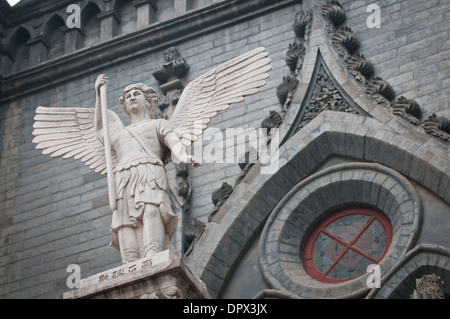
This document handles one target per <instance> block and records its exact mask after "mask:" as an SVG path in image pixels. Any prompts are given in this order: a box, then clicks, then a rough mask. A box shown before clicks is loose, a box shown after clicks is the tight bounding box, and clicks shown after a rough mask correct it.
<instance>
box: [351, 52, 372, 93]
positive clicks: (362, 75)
mask: <svg viewBox="0 0 450 319" xmlns="http://www.w3.org/2000/svg"><path fill="white" fill-rule="evenodd" d="M345 63H346V65H347V70H348V71H349V72H350V73H351V74H352V75H353V76H354V77H355V79H356V80H357V81H358V82H360V83H361V84H363V85H365V84H366V83H367V80H370V78H372V76H373V75H374V73H375V69H374V67H373V65H372V63H370V61H368V60H366V58H365V57H364V55H362V54H354V55H352V56H349V57H347V59H346V60H345Z"/></svg>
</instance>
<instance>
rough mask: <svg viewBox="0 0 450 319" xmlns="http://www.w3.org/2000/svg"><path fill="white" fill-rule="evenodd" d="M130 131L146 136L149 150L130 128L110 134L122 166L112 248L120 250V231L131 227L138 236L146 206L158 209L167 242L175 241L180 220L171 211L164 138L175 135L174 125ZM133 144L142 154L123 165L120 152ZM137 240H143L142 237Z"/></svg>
mask: <svg viewBox="0 0 450 319" xmlns="http://www.w3.org/2000/svg"><path fill="white" fill-rule="evenodd" d="M130 127H131V128H132V129H133V130H135V131H136V132H137V133H138V134H139V135H140V136H143V139H142V140H143V141H144V142H145V143H146V149H144V148H143V147H142V146H141V144H140V143H139V141H138V140H137V139H136V138H135V137H134V136H133V135H132V133H131V132H129V131H128V130H127V128H122V129H119V130H115V129H113V130H112V131H111V146H112V148H113V149H114V150H115V151H116V153H117V154H118V157H119V163H118V164H117V165H116V167H115V168H114V176H115V181H116V200H117V205H116V209H115V210H114V211H113V215H112V222H111V237H112V238H111V246H113V247H115V248H117V249H119V240H118V231H119V229H120V228H122V227H132V228H135V229H136V231H137V234H139V231H140V229H139V228H140V227H141V226H142V223H141V221H142V215H143V213H144V209H145V206H146V205H154V206H157V207H158V208H159V212H160V214H161V218H162V220H163V223H164V226H165V233H166V239H167V240H170V238H171V237H172V235H173V233H174V231H175V229H176V227H177V222H178V219H177V216H176V215H174V214H173V213H172V211H171V205H170V198H169V183H168V179H167V173H166V168H165V165H164V164H165V162H167V161H168V160H169V159H168V158H169V156H168V154H170V153H169V152H170V151H169V149H168V148H167V147H166V146H165V144H164V138H165V136H166V135H167V134H168V133H169V132H172V131H173V127H172V125H171V124H170V123H169V122H168V121H166V120H163V119H157V120H149V121H145V122H143V123H138V124H137V125H135V126H133V125H131V126H130ZM130 144H131V146H132V148H133V149H136V150H139V152H134V153H133V155H132V156H131V159H130V156H127V159H126V160H125V161H124V160H122V159H121V158H120V154H121V152H120V148H121V147H123V145H127V146H128V147H129V146H130ZM161 159H163V160H164V162H163V160H161ZM137 237H138V240H140V238H139V237H140V236H139V235H138V236H137ZM139 246H142V245H139Z"/></svg>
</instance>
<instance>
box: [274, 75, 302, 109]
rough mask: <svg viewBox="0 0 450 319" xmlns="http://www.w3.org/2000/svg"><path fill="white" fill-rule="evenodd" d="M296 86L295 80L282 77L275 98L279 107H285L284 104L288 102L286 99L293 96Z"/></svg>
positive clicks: (289, 77) (296, 81)
mask: <svg viewBox="0 0 450 319" xmlns="http://www.w3.org/2000/svg"><path fill="white" fill-rule="evenodd" d="M297 84H298V80H297V78H295V77H291V76H289V75H287V76H284V77H283V82H282V83H281V84H280V85H278V87H277V98H278V101H279V102H280V103H281V105H285V104H286V102H289V100H288V98H290V97H291V96H292V95H293V93H294V91H295V89H296V88H297Z"/></svg>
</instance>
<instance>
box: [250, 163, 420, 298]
mask: <svg viewBox="0 0 450 319" xmlns="http://www.w3.org/2000/svg"><path fill="white" fill-rule="evenodd" d="M351 206H361V207H369V208H372V209H375V210H379V211H382V212H383V213H384V214H385V215H386V216H387V218H389V220H390V221H391V224H392V232H393V234H392V241H391V245H390V247H389V248H388V251H387V252H386V254H385V255H384V257H383V259H382V260H381V261H380V263H379V264H378V266H379V267H380V273H381V277H383V276H384V275H385V274H386V272H387V271H388V270H389V269H390V268H392V267H393V266H394V265H395V264H396V263H397V261H398V260H399V259H400V258H402V256H404V254H405V253H406V252H407V251H409V250H410V249H412V248H413V247H414V245H415V243H416V241H417V238H418V236H419V234H420V228H421V224H422V218H423V217H422V215H423V214H422V203H421V201H420V197H419V196H418V194H417V192H416V190H415V188H414V186H413V185H412V184H411V183H410V182H409V181H408V180H407V179H406V178H405V177H404V176H402V175H401V174H399V173H397V172H396V171H395V170H393V169H390V168H387V167H385V166H383V165H380V164H377V163H363V162H353V163H346V164H339V165H335V166H332V167H328V168H326V169H323V170H321V171H319V172H317V173H315V174H313V175H311V176H309V177H308V178H306V179H304V180H303V181H301V182H300V183H298V184H297V185H296V186H294V187H293V188H292V189H291V190H290V191H289V192H288V193H287V194H286V195H285V196H284V197H283V199H282V200H281V201H280V202H279V203H278V204H277V206H276V207H275V208H274V209H273V211H272V213H271V214H270V216H269V218H268V220H267V221H266V223H265V225H264V228H263V231H262V233H261V237H260V242H259V265H260V268H261V271H262V274H263V276H264V278H265V280H266V281H267V283H268V284H269V285H270V287H271V288H275V289H281V290H287V291H290V292H291V293H294V294H296V295H298V296H300V297H301V298H351V297H356V296H363V295H365V294H367V292H368V291H369V290H370V287H368V284H367V279H368V277H369V275H370V274H369V273H367V274H364V275H361V276H359V277H356V278H354V279H351V280H348V281H345V282H340V283H326V282H321V281H319V280H316V279H314V278H312V277H311V276H310V275H309V274H308V273H307V272H306V271H305V269H304V265H303V262H302V258H301V256H300V253H299V252H302V251H303V249H304V245H305V242H306V239H307V238H308V237H309V236H310V234H311V232H312V231H313V230H314V229H315V228H316V226H317V225H319V224H320V223H321V222H322V221H323V220H324V219H326V218H328V217H329V216H330V215H331V214H332V213H333V212H336V211H337V210H339V209H343V208H346V207H351Z"/></svg>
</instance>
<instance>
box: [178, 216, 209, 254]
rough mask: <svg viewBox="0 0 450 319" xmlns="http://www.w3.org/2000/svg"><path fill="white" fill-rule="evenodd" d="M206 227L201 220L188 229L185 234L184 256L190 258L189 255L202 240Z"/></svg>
mask: <svg viewBox="0 0 450 319" xmlns="http://www.w3.org/2000/svg"><path fill="white" fill-rule="evenodd" d="M205 228H206V225H205V224H204V223H202V222H201V221H199V220H196V219H195V220H194V223H193V224H192V225H191V226H189V227H188V228H187V229H186V232H185V234H184V244H183V246H184V247H185V251H184V256H185V257H186V256H189V254H190V253H191V252H192V250H193V249H194V246H195V244H196V243H197V241H198V240H199V239H200V236H201V235H202V234H203V233H204V231H205Z"/></svg>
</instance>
